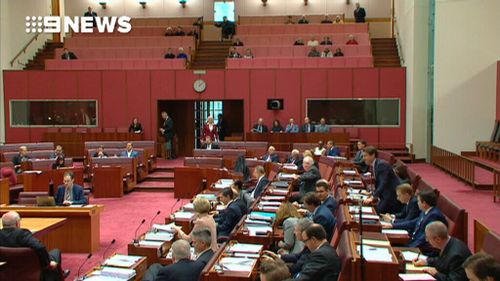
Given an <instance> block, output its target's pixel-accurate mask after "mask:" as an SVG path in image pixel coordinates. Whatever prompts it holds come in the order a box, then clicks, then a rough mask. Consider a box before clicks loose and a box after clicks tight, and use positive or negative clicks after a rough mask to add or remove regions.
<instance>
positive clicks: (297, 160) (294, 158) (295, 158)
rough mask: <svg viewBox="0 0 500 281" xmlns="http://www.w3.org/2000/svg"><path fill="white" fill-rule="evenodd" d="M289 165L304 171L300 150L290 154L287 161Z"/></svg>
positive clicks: (294, 150)
mask: <svg viewBox="0 0 500 281" xmlns="http://www.w3.org/2000/svg"><path fill="white" fill-rule="evenodd" d="M286 163H287V164H294V165H296V166H297V169H299V170H302V169H303V168H302V159H301V157H300V151H299V150H298V149H293V150H292V152H291V153H290V158H288V160H287V161H286Z"/></svg>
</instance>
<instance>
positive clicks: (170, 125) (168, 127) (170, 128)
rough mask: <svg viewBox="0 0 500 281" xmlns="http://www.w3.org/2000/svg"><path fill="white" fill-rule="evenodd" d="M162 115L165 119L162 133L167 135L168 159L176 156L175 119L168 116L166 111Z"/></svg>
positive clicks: (161, 128) (161, 129)
mask: <svg viewBox="0 0 500 281" xmlns="http://www.w3.org/2000/svg"><path fill="white" fill-rule="evenodd" d="M161 117H162V119H163V123H162V125H161V127H160V133H161V134H162V135H163V136H164V137H165V141H166V142H165V150H166V157H167V159H173V158H175V155H174V152H173V144H172V141H173V139H174V135H175V133H174V120H172V118H170V116H168V113H167V112H166V111H163V112H162V113H161Z"/></svg>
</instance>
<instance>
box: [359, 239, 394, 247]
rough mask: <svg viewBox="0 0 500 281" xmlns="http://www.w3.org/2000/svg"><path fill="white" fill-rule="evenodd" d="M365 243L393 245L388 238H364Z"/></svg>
mask: <svg viewBox="0 0 500 281" xmlns="http://www.w3.org/2000/svg"><path fill="white" fill-rule="evenodd" d="M363 244H365V245H372V246H391V242H389V241H386V240H375V239H363Z"/></svg>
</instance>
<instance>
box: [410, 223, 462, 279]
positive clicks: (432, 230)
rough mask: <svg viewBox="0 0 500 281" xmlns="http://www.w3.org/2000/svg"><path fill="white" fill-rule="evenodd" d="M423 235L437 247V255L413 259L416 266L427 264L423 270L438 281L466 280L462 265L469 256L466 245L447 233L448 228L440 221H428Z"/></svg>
mask: <svg viewBox="0 0 500 281" xmlns="http://www.w3.org/2000/svg"><path fill="white" fill-rule="evenodd" d="M425 237H426V239H427V241H429V243H430V244H431V246H432V247H434V248H437V249H439V251H440V253H439V256H437V257H429V258H427V260H424V259H418V260H415V261H413V263H414V264H415V265H417V266H429V267H430V268H428V269H424V271H425V272H427V273H429V274H430V275H432V276H434V278H436V280H438V281H448V280H452V281H467V280H468V279H467V275H466V274H465V270H464V269H463V267H462V264H463V263H464V262H465V260H466V259H467V258H468V257H469V256H471V252H470V250H469V248H468V247H467V245H465V244H464V243H463V242H462V241H460V240H458V239H457V238H454V237H451V236H450V235H449V234H448V228H447V227H446V225H445V224H444V223H442V222H440V221H434V222H431V223H429V224H428V225H427V226H426V227H425Z"/></svg>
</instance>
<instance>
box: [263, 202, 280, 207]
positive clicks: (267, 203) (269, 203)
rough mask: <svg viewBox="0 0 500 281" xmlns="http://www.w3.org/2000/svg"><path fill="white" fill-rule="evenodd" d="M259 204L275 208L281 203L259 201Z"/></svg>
mask: <svg viewBox="0 0 500 281" xmlns="http://www.w3.org/2000/svg"><path fill="white" fill-rule="evenodd" d="M259 204H260V205H262V206H275V207H279V206H281V202H276V201H261V202H259Z"/></svg>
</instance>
